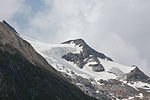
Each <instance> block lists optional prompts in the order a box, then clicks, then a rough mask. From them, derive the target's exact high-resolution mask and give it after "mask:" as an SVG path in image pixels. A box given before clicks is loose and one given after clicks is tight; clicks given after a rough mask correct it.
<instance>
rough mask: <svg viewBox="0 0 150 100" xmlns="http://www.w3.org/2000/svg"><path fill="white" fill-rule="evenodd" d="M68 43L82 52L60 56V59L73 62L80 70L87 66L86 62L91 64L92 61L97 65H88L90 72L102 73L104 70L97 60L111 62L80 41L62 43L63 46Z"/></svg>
mask: <svg viewBox="0 0 150 100" xmlns="http://www.w3.org/2000/svg"><path fill="white" fill-rule="evenodd" d="M70 43H74V44H75V45H78V46H79V47H82V49H83V51H82V52H80V53H79V54H78V53H75V54H73V53H68V54H66V55H64V56H62V58H64V59H66V60H67V61H71V62H74V63H75V64H77V66H78V67H80V68H83V66H84V65H85V64H87V63H88V62H91V60H92V61H93V62H96V63H97V64H93V65H90V66H91V67H92V70H93V71H97V72H100V71H104V70H105V69H104V67H103V66H102V64H100V61H99V60H98V58H101V59H107V60H109V61H113V60H112V59H111V58H109V57H107V56H105V55H104V54H102V53H99V52H97V51H95V50H94V49H92V48H91V47H89V46H88V45H87V44H86V43H85V42H84V40H82V39H76V40H69V41H66V42H63V44H70Z"/></svg>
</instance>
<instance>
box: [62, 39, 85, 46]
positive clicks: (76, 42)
mask: <svg viewBox="0 0 150 100" xmlns="http://www.w3.org/2000/svg"><path fill="white" fill-rule="evenodd" d="M72 43H74V44H75V45H79V46H86V45H87V44H86V42H85V41H84V40H83V39H82V38H78V39H74V40H68V41H65V42H62V44H72Z"/></svg>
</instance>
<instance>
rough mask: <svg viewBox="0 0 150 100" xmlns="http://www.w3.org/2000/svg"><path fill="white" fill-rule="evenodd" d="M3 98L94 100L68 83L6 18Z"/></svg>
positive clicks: (0, 52) (0, 40)
mask: <svg viewBox="0 0 150 100" xmlns="http://www.w3.org/2000/svg"><path fill="white" fill-rule="evenodd" d="M0 100H95V99H93V98H91V97H89V96H87V95H85V94H84V93H83V92H82V91H81V90H80V89H79V88H77V87H76V86H74V85H73V84H71V83H69V82H68V81H67V80H66V79H65V78H64V77H62V76H61V74H60V73H58V72H57V71H56V70H55V69H54V68H53V67H52V66H51V65H49V64H48V63H47V61H46V60H45V59H44V58H43V57H42V56H40V55H39V54H38V53H37V52H36V51H35V50H34V48H33V47H32V46H31V45H30V44H29V43H28V42H27V41H25V40H23V39H22V38H20V36H19V35H18V34H17V33H16V31H15V30H14V28H12V27H11V26H10V25H9V24H8V23H7V22H6V21H3V22H0Z"/></svg>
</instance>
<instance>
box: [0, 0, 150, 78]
mask: <svg viewBox="0 0 150 100" xmlns="http://www.w3.org/2000/svg"><path fill="white" fill-rule="evenodd" d="M0 1H1V4H0V19H1V20H2V19H5V20H6V21H8V22H9V23H10V24H11V25H12V26H13V27H15V28H16V30H17V31H18V32H19V33H20V34H22V35H26V36H28V37H31V38H34V39H38V40H40V41H43V42H46V43H60V42H62V41H65V40H68V39H75V38H83V39H84V40H85V41H86V42H87V43H88V44H89V45H90V46H92V47H93V48H95V49H96V50H98V51H100V52H102V53H105V54H106V55H108V56H110V57H111V58H112V59H114V60H115V61H116V62H119V63H121V64H125V65H129V66H132V65H137V66H138V67H139V68H140V69H141V70H143V71H144V72H145V73H146V74H148V75H149V76H150V56H149V55H150V45H149V43H150V0H0Z"/></svg>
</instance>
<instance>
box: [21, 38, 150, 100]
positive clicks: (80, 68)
mask: <svg viewBox="0 0 150 100" xmlns="http://www.w3.org/2000/svg"><path fill="white" fill-rule="evenodd" d="M23 38H24V39H25V40H27V41H28V42H29V43H31V45H32V46H33V47H34V49H35V50H36V51H37V52H38V53H39V54H41V55H42V56H43V57H44V58H45V59H46V60H47V61H48V63H49V64H51V65H52V66H53V67H54V68H55V69H56V70H57V71H59V72H61V74H62V75H63V76H65V77H66V79H68V80H69V81H71V82H72V83H74V84H75V85H77V86H78V87H79V88H80V89H81V90H83V91H84V92H85V93H86V94H88V95H90V96H92V97H95V98H97V99H100V100H101V99H102V100H115V99H118V100H119V99H121V100H140V99H142V100H149V99H150V78H149V77H148V76H146V75H145V74H144V73H143V72H142V71H140V70H139V69H138V67H137V66H135V65H134V66H125V65H122V64H119V63H117V62H114V61H113V60H112V59H111V58H110V57H107V56H106V55H104V54H103V53H99V52H98V51H96V50H94V49H92V48H91V47H90V46H88V45H87V44H86V43H85V41H84V40H82V39H76V40H69V41H66V42H63V43H61V44H45V43H42V42H39V41H37V40H33V39H30V38H27V37H23Z"/></svg>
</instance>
